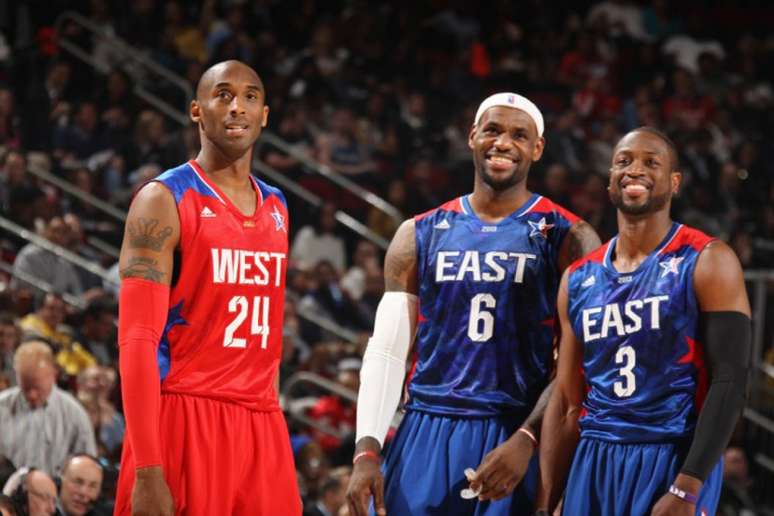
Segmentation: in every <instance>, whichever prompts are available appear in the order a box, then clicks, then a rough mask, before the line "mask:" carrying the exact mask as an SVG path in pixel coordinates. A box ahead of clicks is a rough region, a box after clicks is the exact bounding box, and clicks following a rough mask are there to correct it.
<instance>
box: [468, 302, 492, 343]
mask: <svg viewBox="0 0 774 516" xmlns="http://www.w3.org/2000/svg"><path fill="white" fill-rule="evenodd" d="M496 305H497V300H496V299H495V298H494V296H493V295H492V294H476V295H475V296H473V299H471V300H470V319H469V320H468V338H469V339H470V340H472V341H473V342H485V341H487V340H489V339H491V338H492V334H493V333H494V316H493V315H492V312H491V311H487V310H485V309H486V308H489V309H490V310H492V311H494V308H495V306H496Z"/></svg>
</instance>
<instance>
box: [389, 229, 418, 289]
mask: <svg viewBox="0 0 774 516" xmlns="http://www.w3.org/2000/svg"><path fill="white" fill-rule="evenodd" d="M415 238H416V228H415V224H414V219H408V220H405V221H403V223H402V224H401V225H400V227H399V228H398V230H397V231H396V232H395V236H394V237H393V238H392V242H390V247H389V248H388V249H387V255H386V256H385V258H384V284H385V290H387V291H398V292H409V293H411V294H416V293H417V285H416V277H417V244H416V239H415Z"/></svg>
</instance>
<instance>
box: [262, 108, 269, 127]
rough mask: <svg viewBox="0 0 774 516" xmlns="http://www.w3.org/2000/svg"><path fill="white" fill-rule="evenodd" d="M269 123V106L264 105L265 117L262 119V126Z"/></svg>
mask: <svg viewBox="0 0 774 516" xmlns="http://www.w3.org/2000/svg"><path fill="white" fill-rule="evenodd" d="M268 123H269V106H263V119H262V120H261V127H266V124H268Z"/></svg>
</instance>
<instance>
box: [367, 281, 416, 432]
mask: <svg viewBox="0 0 774 516" xmlns="http://www.w3.org/2000/svg"><path fill="white" fill-rule="evenodd" d="M416 329H417V296H415V295H413V294H408V293H406V292H385V293H384V296H383V297H382V300H381V301H380V302H379V307H378V308H377V309H376V322H375V323H374V334H373V335H372V336H371V338H370V339H369V340H368V347H366V350H365V354H364V355H363V366H362V367H361V369H360V392H359V394H358V397H357V432H356V437H355V442H358V441H359V440H360V439H362V438H363V437H373V438H374V439H376V440H377V441H379V444H380V445H382V444H384V438H385V437H386V436H387V430H389V428H390V422H391V421H392V417H393V415H394V414H395V410H396V409H397V408H398V402H399V401H400V395H401V391H402V387H403V378H404V377H405V376H406V359H407V358H408V352H409V348H410V347H411V343H412V342H413V340H414V334H415V333H416Z"/></svg>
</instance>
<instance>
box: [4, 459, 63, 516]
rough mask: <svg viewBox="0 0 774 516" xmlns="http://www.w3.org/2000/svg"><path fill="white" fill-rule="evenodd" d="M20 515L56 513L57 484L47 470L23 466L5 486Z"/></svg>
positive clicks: (36, 515) (48, 514) (42, 515)
mask: <svg viewBox="0 0 774 516" xmlns="http://www.w3.org/2000/svg"><path fill="white" fill-rule="evenodd" d="M3 494H7V495H8V496H9V497H10V498H11V501H12V502H13V505H14V510H15V511H16V514H18V515H19V516H50V515H53V514H56V502H57V498H56V495H57V493H56V484H55V483H54V480H53V479H52V478H51V476H49V475H48V474H46V472H45V471H42V470H40V469H36V468H30V467H26V466H25V467H21V468H19V469H18V470H17V471H16V473H14V474H13V475H12V476H11V478H9V479H8V482H7V483H6V484H5V486H4V487H3Z"/></svg>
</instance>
